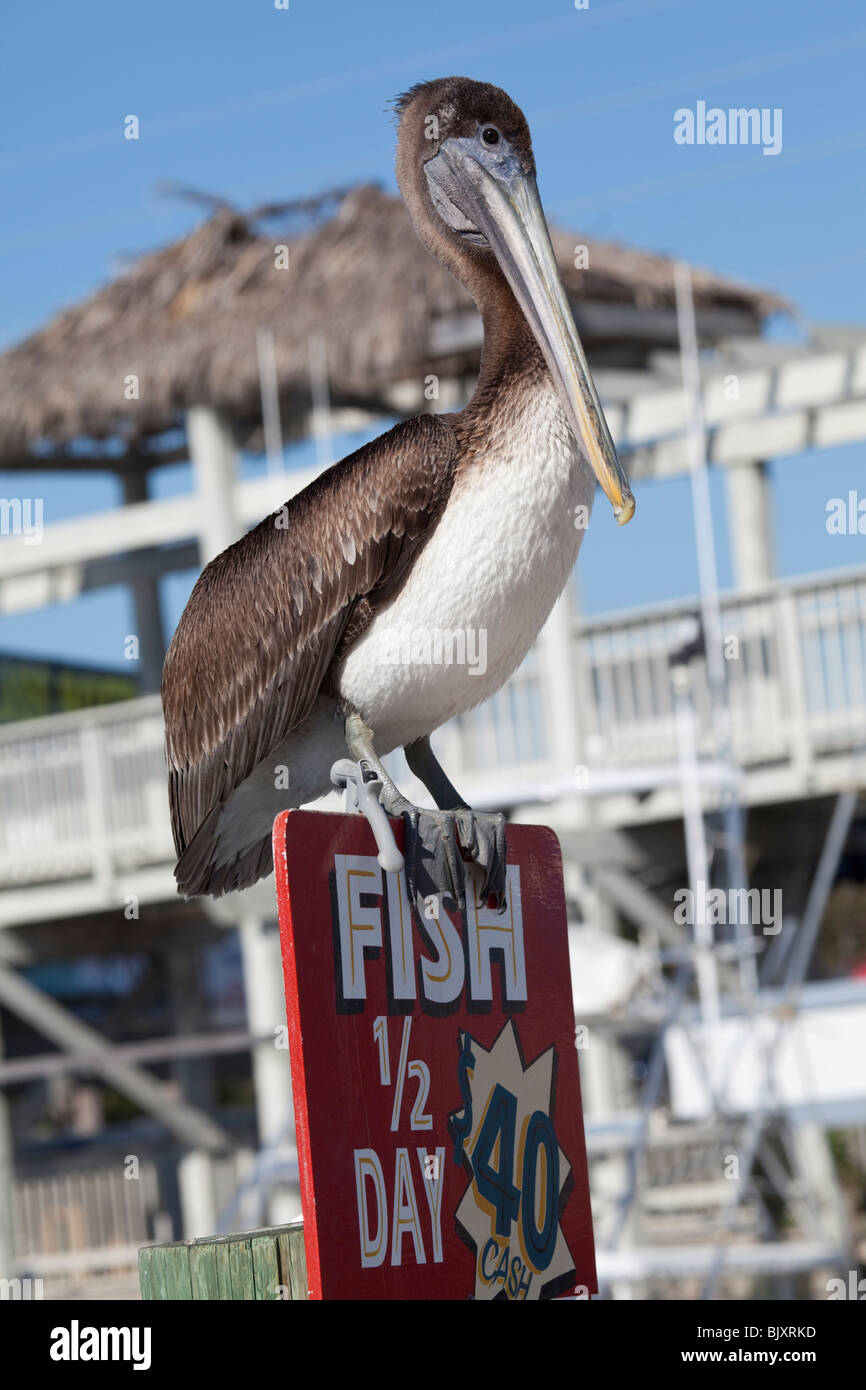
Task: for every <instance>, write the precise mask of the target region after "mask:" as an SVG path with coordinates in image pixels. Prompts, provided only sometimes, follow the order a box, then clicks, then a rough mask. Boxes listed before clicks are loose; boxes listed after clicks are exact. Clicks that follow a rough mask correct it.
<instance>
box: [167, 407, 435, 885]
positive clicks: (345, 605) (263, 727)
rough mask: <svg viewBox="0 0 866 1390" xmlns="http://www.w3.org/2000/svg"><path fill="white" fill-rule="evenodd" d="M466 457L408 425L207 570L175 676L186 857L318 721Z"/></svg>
mask: <svg viewBox="0 0 866 1390" xmlns="http://www.w3.org/2000/svg"><path fill="white" fill-rule="evenodd" d="M455 457H456V441H455V438H454V434H453V432H452V430H451V427H450V424H449V422H448V421H447V419H445V418H444V417H442V416H432V415H421V416H418V418H417V419H415V420H408V421H405V422H403V423H401V424H399V425H397V426H395V427H394V429H392V430H390V431H389V432H388V433H387V434H385V435H383V436H382V437H381V438H380V439H377V440H374V441H373V442H372V443H371V444H367V445H365V446H364V447H363V448H361V449H359V450H358V451H357V452H356V453H354V454H350V455H349V457H348V458H346V459H344V460H343V461H342V462H341V463H338V464H336V465H335V466H334V467H333V468H330V469H328V470H327V471H326V472H325V473H323V474H322V475H321V476H320V477H319V478H317V479H316V480H315V481H314V482H313V483H312V484H311V485H310V486H309V487H307V488H305V489H304V491H303V492H301V493H299V494H298V495H297V496H296V497H294V498H292V499H291V501H290V502H289V503H287V505H286V507H284V508H282V509H281V511H280V512H276V513H274V515H273V516H272V517H268V518H267V519H266V520H265V521H263V522H261V523H260V525H258V526H257V527H255V529H254V530H252V531H250V532H248V533H247V535H245V536H243V537H242V539H241V540H239V541H238V542H237V543H236V544H235V545H233V546H230V547H229V549H228V550H226V551H224V552H223V554H222V555H219V556H217V558H216V559H215V560H213V561H212V562H211V564H209V565H208V566H207V568H206V569H205V570H204V571H203V573H202V574H201V576H200V577H199V580H198V582H197V583H196V585H195V588H194V589H193V591H192V594H191V595H190V599H189V602H188V604H187V606H186V609H185V610H184V613H183V616H182V617H181V620H180V623H179V624H178V627H177V630H176V632H175V634H174V637H173V639H172V642H171V646H170V647H169V650H168V654H167V656H166V659H165V666H164V669H163V678H162V700H163V712H164V715H165V727H166V755H167V760H168V769H169V800H170V804H171V819H172V830H173V832H174V840H175V847H176V849H177V853H178V856H181V855H183V854H184V852H185V851H186V850H187V848H188V847H189V846H190V844H191V842H192V840H193V839H194V837H195V836H196V833H197V832H198V831H199V829H200V828H201V827H203V826H204V823H205V821H206V820H207V819H208V817H211V822H210V823H211V824H212V821H213V812H214V811H215V810H217V811H218V809H219V807H220V806H221V805H222V804H223V803H224V802H225V801H226V800H227V799H228V797H229V796H230V795H231V792H232V791H233V790H234V788H235V787H237V786H239V785H240V783H241V782H243V781H244V780H245V778H247V777H248V776H249V775H250V773H251V772H252V771H253V769H254V768H255V767H256V765H257V764H258V763H259V762H261V761H262V759H263V758H266V757H267V756H268V754H269V753H270V752H271V751H272V750H273V749H274V748H275V747H276V746H277V745H278V744H279V743H281V742H282V740H283V739H284V738H285V737H286V735H287V734H289V733H290V732H291V730H292V729H293V728H294V727H295V726H296V725H297V724H299V723H300V722H301V721H302V720H303V719H304V718H305V717H306V715H307V714H308V713H309V712H310V709H311V708H312V705H313V702H314V701H315V699H316V696H317V694H318V693H319V691H320V689H321V688H322V685H323V682H324V681H325V677H326V675H327V672H328V668H329V666H330V664H331V662H332V661H333V659H334V654H335V652H336V651H337V648H338V647H339V645H340V643H341V639H343V637H344V634H345V633H346V630H347V628H348V626H349V623H350V621H351V620H352V617H353V613H354V612H355V609H356V607H357V605H358V603H359V601H360V600H363V599H367V601H368V603H369V604H370V605H371V606H372V607H373V608H375V606H376V605H377V604H380V603H382V602H385V601H386V600H387V599H388V598H389V597H390V596H391V594H392V593H393V592H394V591H395V590H396V588H397V587H398V586H399V584H400V582H401V581H402V579H403V577H404V576H405V572H406V570H407V567H408V565H409V564H410V562H411V560H412V559H413V558H414V556H415V554H417V552H418V550H419V549H420V548H421V546H423V544H424V542H425V540H426V539H427V536H428V535H429V533H430V530H431V529H432V527H433V526H434V525H435V523H436V521H437V520H438V518H439V516H440V515H441V512H442V510H443V508H444V505H445V502H446V501H447V498H448V494H449V492H450V490H451V485H452V482H453V476H454V464H455ZM365 606H366V605H365ZM355 627H356V624H353V630H354V629H355ZM208 838H210V837H208ZM205 867H206V866H205ZM184 877H185V879H186V877H187V876H186V874H185V875H184ZM187 882H188V879H187ZM187 891H202V889H201V888H198V889H193V890H190V889H189V888H187Z"/></svg>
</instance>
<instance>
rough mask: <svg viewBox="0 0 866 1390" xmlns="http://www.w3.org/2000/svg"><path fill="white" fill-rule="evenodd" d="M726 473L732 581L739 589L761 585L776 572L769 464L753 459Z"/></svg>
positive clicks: (733, 464)
mask: <svg viewBox="0 0 866 1390" xmlns="http://www.w3.org/2000/svg"><path fill="white" fill-rule="evenodd" d="M724 472H725V489H726V492H727V500H728V530H729V532H730V545H731V565H732V571H733V582H734V585H735V587H736V588H738V589H756V588H760V587H761V585H763V584H767V583H769V581H770V580H771V579H772V578H773V574H774V571H775V558H774V553H773V552H774V546H773V530H772V522H771V496H770V478H769V474H768V471H767V465H766V464H765V463H761V462H760V461H759V460H757V459H754V460H748V461H747V462H745V463H732V464H729V465H728V466H727V467H726V468H725V470H724Z"/></svg>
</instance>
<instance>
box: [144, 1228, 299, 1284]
mask: <svg viewBox="0 0 866 1390" xmlns="http://www.w3.org/2000/svg"><path fill="white" fill-rule="evenodd" d="M138 1271H139V1284H140V1286H141V1296H142V1298H143V1299H156V1300H159V1299H203V1300H207V1299H242V1300H251V1299H255V1300H260V1301H271V1302H272V1301H274V1300H276V1299H287V1300H288V1301H291V1302H302V1301H304V1300H306V1298H307V1263H306V1257H305V1254H304V1228H303V1224H302V1223H301V1222H300V1221H296V1222H293V1223H292V1224H291V1225H289V1226H275V1227H273V1229H271V1230H264V1231H242V1232H240V1233H239V1234H238V1235H234V1236H208V1237H205V1238H204V1239H201V1240H188V1241H174V1242H172V1243H171V1244H169V1245H151V1246H145V1247H144V1249H142V1250H139V1252H138Z"/></svg>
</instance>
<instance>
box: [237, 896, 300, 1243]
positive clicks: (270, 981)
mask: <svg viewBox="0 0 866 1390" xmlns="http://www.w3.org/2000/svg"><path fill="white" fill-rule="evenodd" d="M240 941H241V953H242V957H243V965H244V988H245V990H246V996H247V1026H248V1027H249V1030H250V1032H251V1033H254V1034H258V1035H261V1036H262V1038H263V1041H262V1042H261V1043H260V1044H259V1045H258V1046H257V1047H255V1048H254V1049H253V1084H254V1086H255V1092H256V1115H257V1119H258V1128H259V1143H260V1145H261V1147H262V1148H271V1147H272V1148H273V1149H274V1152H275V1153H276V1154H279V1153H280V1152H281V1151H284V1152H285V1153H288V1152H289V1151H290V1150H291V1149H293V1148H294V1109H293V1105H292V1079H291V1070H290V1066H289V1053H288V1049H287V1047H286V1045H285V1044H286V1041H287V1039H286V1033H285V1025H286V996H285V987H284V985H283V963H282V955H281V953H280V934H279V930H278V928H277V924H276V922H268V921H265V920H264V919H263V918H261V917H258V916H256V915H255V914H253V913H247V914H245V915H244V916H243V917H242V918H241V922H240ZM299 1214H300V1199H299V1195H298V1190H297V1188H284V1187H280V1188H278V1189H276V1190H275V1191H274V1192H273V1193H272V1195H271V1198H270V1205H269V1219H270V1221H271V1222H272V1223H273V1224H275V1225H280V1224H282V1223H283V1222H285V1221H291V1220H292V1219H293V1218H294V1217H296V1216H298V1215H299Z"/></svg>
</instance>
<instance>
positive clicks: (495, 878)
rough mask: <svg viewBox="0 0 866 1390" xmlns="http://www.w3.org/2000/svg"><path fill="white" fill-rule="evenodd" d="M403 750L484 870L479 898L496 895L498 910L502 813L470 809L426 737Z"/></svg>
mask: <svg viewBox="0 0 866 1390" xmlns="http://www.w3.org/2000/svg"><path fill="white" fill-rule="evenodd" d="M403 751H404V753H405V754H406V762H407V763H408V764H409V767H410V769H411V771H412V772H414V774H415V776H416V777H417V778H418V780H419V781H420V782H423V783H424V786H425V787H426V788H427V790H428V792H429V793H430V795H431V796H432V798H433V800H434V801H435V802H436V805H437V806H438V807H439V809H440V811H445V812H450V813H451V814H452V816H453V821H454V825H455V827H456V830H457V836H458V839H459V842H460V845H461V847H462V848H463V849H464V850H466V852H467V853H468V854H469V857H470V858H471V859H473V860H474V861H475V863H476V864H478V865H479V867H480V868H482V869H484V870H486V878H485V881H484V884H483V887H482V889H481V895H482V899H486V898H489V897H495V899H496V902H497V906H498V908H499V910H500V912H501V911H502V910H503V909H504V907H505V870H506V848H505V817H504V816H503V815H502V814H501V812H483V811H473V810H472V808H471V807H470V806H467V804H466V802H465V801H464V800H463V797H462V796H461V795H460V793H459V792H458V791H457V788H456V787H455V786H454V784H453V782H452V781H451V779H450V778H449V777H448V774H447V773H446V772H445V769H444V768H443V767H442V764H441V763H440V762H439V760H438V758H437V757H436V754H435V753H434V752H433V749H432V748H431V747H430V740H429V738H419V739H417V740H416V742H415V743H407V744H406V747H405V748H404V749H403ZM461 906H462V902H461Z"/></svg>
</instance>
